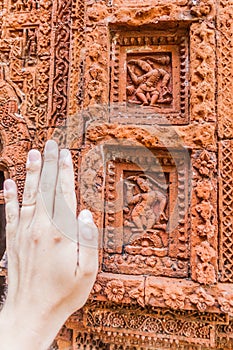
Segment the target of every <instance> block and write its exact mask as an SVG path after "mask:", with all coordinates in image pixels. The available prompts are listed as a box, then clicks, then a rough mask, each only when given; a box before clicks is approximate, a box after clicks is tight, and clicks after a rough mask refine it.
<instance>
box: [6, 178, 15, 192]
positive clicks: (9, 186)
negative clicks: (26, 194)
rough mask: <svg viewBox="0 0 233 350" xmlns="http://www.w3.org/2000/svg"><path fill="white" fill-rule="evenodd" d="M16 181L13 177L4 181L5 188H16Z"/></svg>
mask: <svg viewBox="0 0 233 350" xmlns="http://www.w3.org/2000/svg"><path fill="white" fill-rule="evenodd" d="M14 185H15V183H14V181H13V180H11V179H7V180H5V181H4V190H6V191H9V190H11V189H13V188H14Z"/></svg>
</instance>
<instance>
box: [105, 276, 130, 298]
mask: <svg viewBox="0 0 233 350" xmlns="http://www.w3.org/2000/svg"><path fill="white" fill-rule="evenodd" d="M104 291H105V293H106V294H107V298H108V299H109V300H110V301H113V302H115V303H119V302H120V301H121V300H122V299H123V297H124V294H125V288H124V284H123V282H122V281H120V280H112V281H109V282H108V283H107V285H106V288H105V290H104Z"/></svg>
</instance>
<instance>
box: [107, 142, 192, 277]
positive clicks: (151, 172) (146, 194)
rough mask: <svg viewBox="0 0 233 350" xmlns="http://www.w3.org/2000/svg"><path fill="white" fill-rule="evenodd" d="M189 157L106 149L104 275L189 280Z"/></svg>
mask: <svg viewBox="0 0 233 350" xmlns="http://www.w3.org/2000/svg"><path fill="white" fill-rule="evenodd" d="M185 156H186V155H185V154H182V153H179V152H174V154H173V156H171V155H170V154H169V152H168V151H165V150H150V151H148V150H146V149H140V148H139V149H137V148H136V149H134V148H133V147H131V148H127V149H121V151H120V150H119V149H114V147H113V148H112V149H111V147H110V148H109V149H108V151H107V153H106V157H107V158H106V162H107V163H106V179H105V181H106V183H105V190H106V194H105V196H106V199H105V200H106V201H105V220H104V227H105V231H104V247H103V249H104V257H103V271H105V272H112V273H120V274H121V273H122V274H130V275H132V274H133V275H143V274H150V275H160V276H161V275H162V276H176V277H185V276H186V277H187V276H188V261H187V259H188V256H189V239H188V236H189V235H188V228H187V217H188V212H187V209H188V194H187V187H188V161H187V159H185ZM111 157H112V159H111ZM178 184H179V186H178ZM122 208H123V210H122Z"/></svg>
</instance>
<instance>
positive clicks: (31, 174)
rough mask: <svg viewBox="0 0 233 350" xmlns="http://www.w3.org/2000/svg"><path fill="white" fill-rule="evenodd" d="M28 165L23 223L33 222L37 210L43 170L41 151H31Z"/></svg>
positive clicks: (22, 212)
mask: <svg viewBox="0 0 233 350" xmlns="http://www.w3.org/2000/svg"><path fill="white" fill-rule="evenodd" d="M26 167H27V175H26V181H25V187H24V192H23V202H22V209H21V213H20V218H21V220H22V223H23V225H25V224H27V223H28V224H29V223H30V222H31V220H32V218H33V215H34V211H35V205H36V197H37V192H38V186H39V180H40V172H41V155H40V152H39V151H37V150H31V151H29V153H28V159H27V164H26Z"/></svg>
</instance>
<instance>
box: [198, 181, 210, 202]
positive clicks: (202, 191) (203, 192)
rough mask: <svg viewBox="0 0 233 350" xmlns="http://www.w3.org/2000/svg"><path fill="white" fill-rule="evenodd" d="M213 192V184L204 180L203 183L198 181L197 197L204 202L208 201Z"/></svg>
mask: <svg viewBox="0 0 233 350" xmlns="http://www.w3.org/2000/svg"><path fill="white" fill-rule="evenodd" d="M212 190H213V186H212V183H211V182H210V181H209V180H206V179H204V180H203V181H198V183H197V186H196V188H195V191H196V194H197V197H198V198H200V199H203V200H208V199H209V198H210V194H211V191H212Z"/></svg>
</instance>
